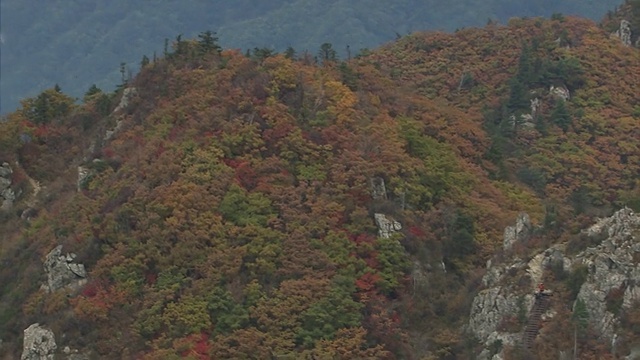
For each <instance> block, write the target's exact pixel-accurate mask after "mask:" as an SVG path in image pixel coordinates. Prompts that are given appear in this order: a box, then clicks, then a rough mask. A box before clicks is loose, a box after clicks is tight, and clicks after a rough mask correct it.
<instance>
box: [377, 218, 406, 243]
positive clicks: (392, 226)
mask: <svg viewBox="0 0 640 360" xmlns="http://www.w3.org/2000/svg"><path fill="white" fill-rule="evenodd" d="M373 216H374V218H375V220H376V225H377V226H378V236H380V237H381V238H385V239H388V238H390V237H391V234H393V233H394V232H398V231H400V230H402V224H400V223H399V222H398V221H395V220H393V219H388V218H387V216H386V215H384V214H374V215H373Z"/></svg>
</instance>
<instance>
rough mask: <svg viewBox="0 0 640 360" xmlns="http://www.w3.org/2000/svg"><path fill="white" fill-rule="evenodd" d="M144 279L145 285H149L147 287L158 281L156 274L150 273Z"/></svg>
mask: <svg viewBox="0 0 640 360" xmlns="http://www.w3.org/2000/svg"><path fill="white" fill-rule="evenodd" d="M144 278H145V280H146V281H147V284H149V285H153V284H155V283H156V281H157V280H158V274H156V273H152V272H150V273H147V274H146V275H145V276H144Z"/></svg>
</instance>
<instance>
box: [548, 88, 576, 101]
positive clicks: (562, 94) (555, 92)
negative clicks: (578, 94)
mask: <svg viewBox="0 0 640 360" xmlns="http://www.w3.org/2000/svg"><path fill="white" fill-rule="evenodd" d="M549 94H551V95H552V96H554V97H555V98H557V99H562V100H564V101H567V100H569V99H570V98H571V93H570V92H569V89H567V87H566V86H564V85H563V86H558V87H555V86H553V85H551V87H550V88H549Z"/></svg>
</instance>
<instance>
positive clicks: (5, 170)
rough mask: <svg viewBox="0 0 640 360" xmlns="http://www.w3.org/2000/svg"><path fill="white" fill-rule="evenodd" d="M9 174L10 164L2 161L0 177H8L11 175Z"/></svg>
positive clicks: (10, 171)
mask: <svg viewBox="0 0 640 360" xmlns="http://www.w3.org/2000/svg"><path fill="white" fill-rule="evenodd" d="M11 174H13V170H12V169H11V166H9V163H8V162H3V163H2V165H1V166H0V177H3V178H9V177H11Z"/></svg>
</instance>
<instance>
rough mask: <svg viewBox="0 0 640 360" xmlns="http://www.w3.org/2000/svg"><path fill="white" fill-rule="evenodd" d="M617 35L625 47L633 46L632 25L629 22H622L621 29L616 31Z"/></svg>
mask: <svg viewBox="0 0 640 360" xmlns="http://www.w3.org/2000/svg"><path fill="white" fill-rule="evenodd" d="M615 35H616V36H617V37H618V38H620V41H622V43H623V44H624V45H625V46H631V23H630V22H628V21H627V20H624V19H622V20H620V27H619V28H618V30H616V32H615Z"/></svg>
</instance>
